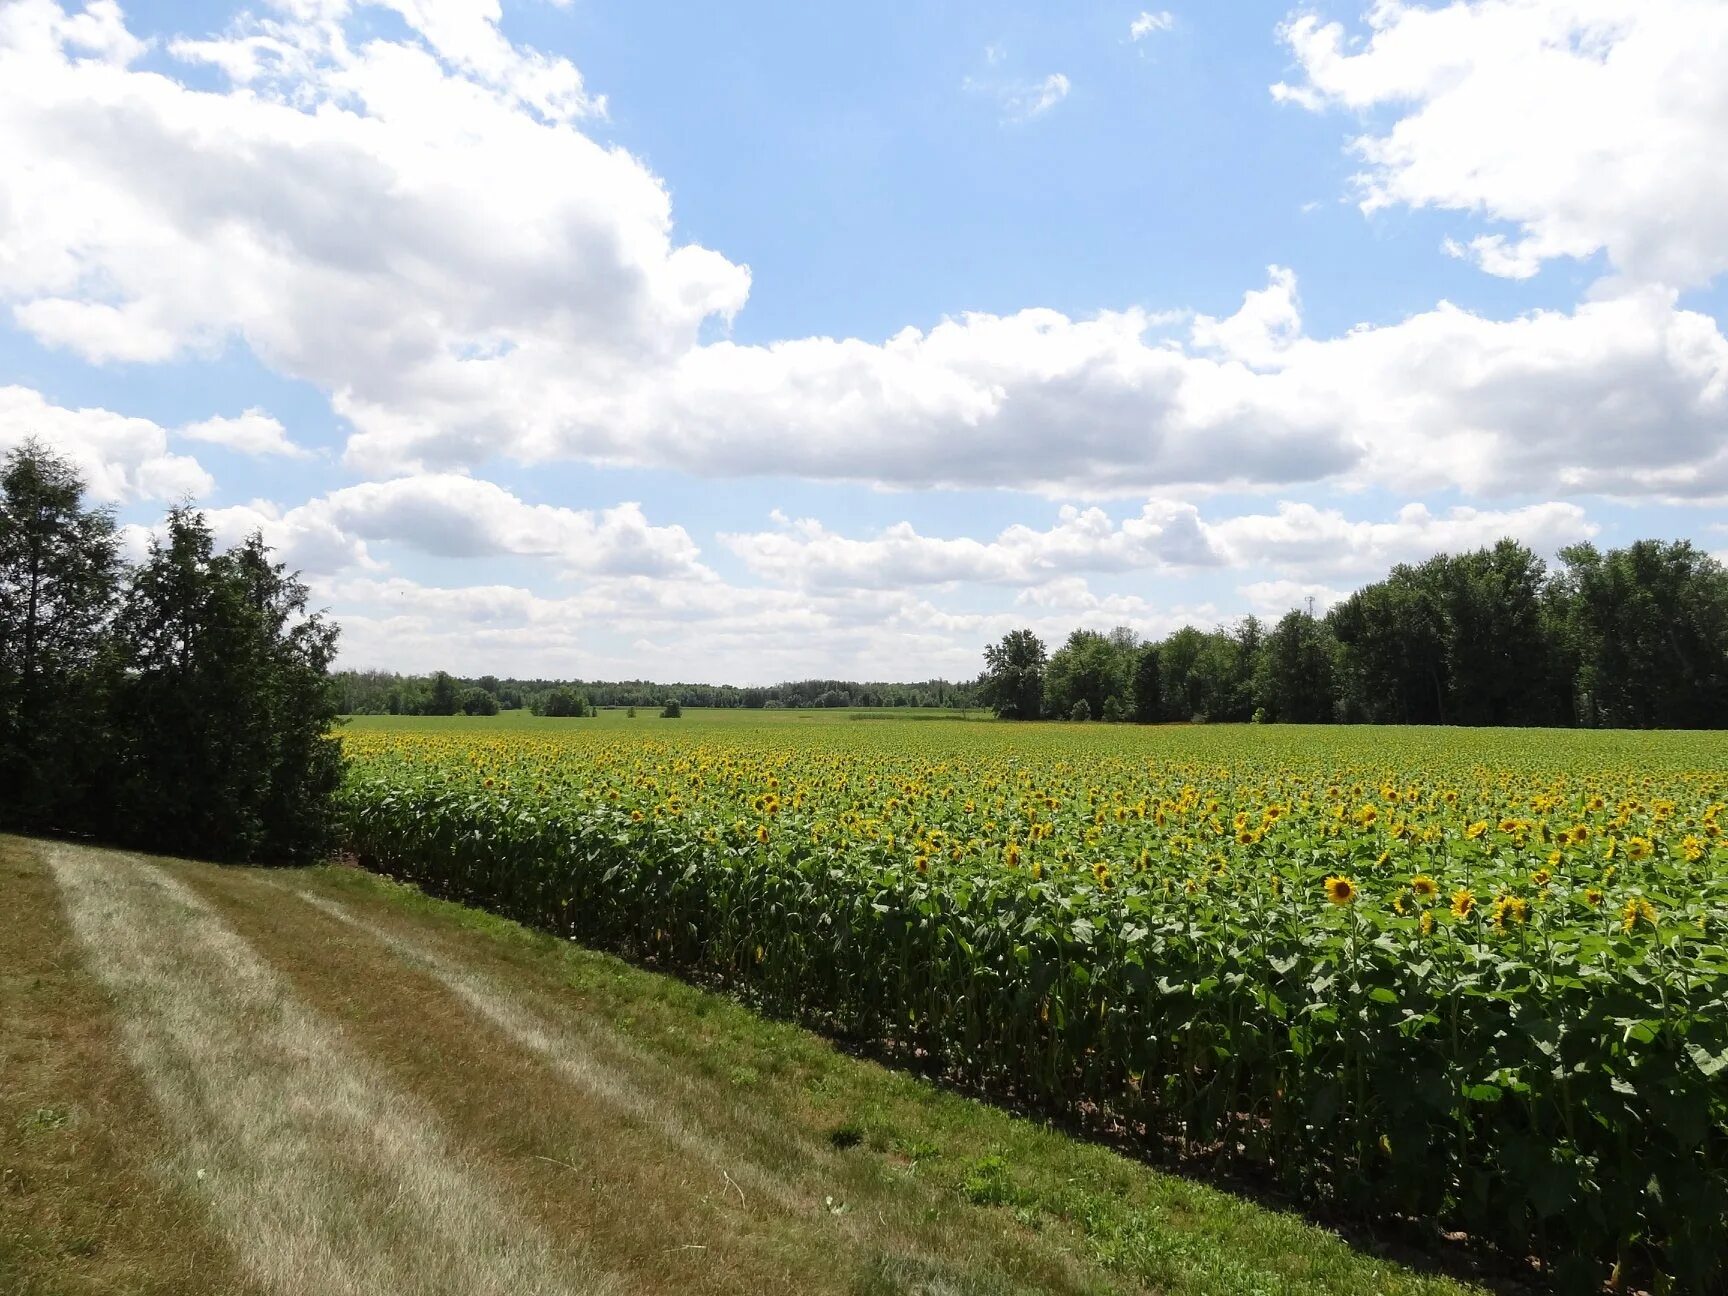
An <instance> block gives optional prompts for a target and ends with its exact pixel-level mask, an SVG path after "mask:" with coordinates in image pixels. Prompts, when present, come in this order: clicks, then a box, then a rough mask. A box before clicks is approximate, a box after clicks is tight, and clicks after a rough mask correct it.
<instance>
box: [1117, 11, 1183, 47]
mask: <svg viewBox="0 0 1728 1296" xmlns="http://www.w3.org/2000/svg"><path fill="white" fill-rule="evenodd" d="M1175 25H1176V15H1175V14H1173V13H1171V12H1170V11H1169V10H1167V9H1160V10H1159V11H1158V12H1156V13H1154V12H1152V11H1151V10H1149V9H1142V10H1141V11H1140V16H1139V17H1137V18H1135V19H1134V21H1133V22H1131V23H1129V24H1128V39H1129V40H1132V41H1137V40H1143V39H1145V38H1146V37H1148V36H1151V35H1152V34H1154V33H1155V32H1162V31H1169V30H1170V29H1171V28H1172V27H1174V26H1175Z"/></svg>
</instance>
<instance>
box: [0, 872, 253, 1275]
mask: <svg viewBox="0 0 1728 1296" xmlns="http://www.w3.org/2000/svg"><path fill="white" fill-rule="evenodd" d="M169 1143H170V1139H169V1137H168V1134H167V1132H166V1131H165V1130H164V1129H163V1128H162V1126H161V1123H160V1121H159V1120H158V1119H157V1117H156V1115H155V1112H154V1109H153V1108H152V1106H151V1104H150V1099H149V1094H148V1092H147V1091H146V1090H145V1088H144V1086H143V1085H142V1083H141V1082H140V1081H139V1079H138V1077H137V1076H136V1074H135V1073H133V1072H132V1070H131V1069H130V1068H129V1067H128V1066H127V1065H126V1061H125V1056H124V1054H123V1052H122V1051H121V1046H120V1038H119V1029H118V1024H117V1023H116V1021H115V1019H114V1017H113V1014H112V1012H111V1011H110V1008H109V1004H108V1001H107V999H106V996H105V995H104V993H103V989H102V986H101V985H100V984H99V983H98V982H97V981H96V979H95V977H94V976H93V975H92V973H91V972H90V971H89V970H88V969H87V968H86V967H85V966H84V964H83V961H82V958H81V957H80V951H79V949H78V946H77V942H76V940H75V938H74V937H73V935H72V932H71V929H70V928H69V927H68V926H67V925H66V922H65V921H64V918H63V915H62V912H61V908H60V901H59V897H58V895H57V894H56V891H55V887H54V883H53V880H52V879H51V878H50V877H49V875H48V872H47V868H46V865H45V864H44V863H43V861H42V860H41V858H40V857H39V855H38V853H37V851H36V850H35V849H34V848H33V847H31V846H30V845H27V844H25V843H23V842H20V841H17V840H16V839H10V838H0V1291H3V1292H5V1293H7V1296H48V1293H54V1296H86V1294H94V1293H98V1292H128V1293H136V1294H137V1296H216V1293H241V1292H247V1291H251V1290H253V1289H252V1288H251V1287H250V1286H249V1285H248V1284H247V1283H246V1282H245V1280H244V1279H243V1278H242V1277H241V1275H240V1273H239V1271H238V1270H237V1268H236V1266H235V1265H234V1263H233V1261H232V1258H231V1256H230V1254H229V1252H228V1250H227V1248H226V1247H225V1246H224V1244H223V1243H222V1240H221V1238H220V1237H218V1236H217V1235H216V1234H215V1233H214V1232H213V1231H212V1230H211V1229H209V1228H208V1227H207V1225H206V1222H205V1211H204V1207H203V1204H202V1202H200V1201H199V1200H198V1198H197V1197H196V1195H195V1194H194V1193H192V1192H191V1191H189V1190H188V1189H187V1188H186V1187H185V1185H183V1184H182V1183H179V1182H176V1181H174V1180H172V1179H170V1178H168V1177H166V1176H164V1175H163V1174H162V1173H161V1167H160V1164H159V1161H160V1157H161V1154H162V1149H163V1148H165V1147H167V1146H169Z"/></svg>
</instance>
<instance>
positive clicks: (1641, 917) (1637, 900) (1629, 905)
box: [1620, 896, 1656, 931]
mask: <svg viewBox="0 0 1728 1296" xmlns="http://www.w3.org/2000/svg"><path fill="white" fill-rule="evenodd" d="M1639 923H1644V924H1646V925H1647V926H1650V927H1654V926H1655V925H1656V906H1655V905H1653V904H1651V903H1650V902H1649V901H1648V900H1646V899H1645V898H1644V897H1643V896H1633V897H1632V898H1631V899H1630V900H1628V901H1627V902H1626V907H1625V908H1624V909H1622V910H1621V911H1620V929H1621V930H1622V931H1631V930H1632V929H1633V928H1634V927H1636V926H1637V925H1638V924H1639Z"/></svg>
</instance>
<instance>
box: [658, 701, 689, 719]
mask: <svg viewBox="0 0 1728 1296" xmlns="http://www.w3.org/2000/svg"><path fill="white" fill-rule="evenodd" d="M683 714H684V708H683V707H681V706H679V705H678V699H677V698H673V699H671V700H670V701H669V702H667V703H666V705H665V706H663V707H661V708H660V718H661V719H662V720H676V719H678V718H679V717H680V716H682V715H683Z"/></svg>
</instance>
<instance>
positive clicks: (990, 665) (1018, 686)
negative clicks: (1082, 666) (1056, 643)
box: [978, 630, 1047, 720]
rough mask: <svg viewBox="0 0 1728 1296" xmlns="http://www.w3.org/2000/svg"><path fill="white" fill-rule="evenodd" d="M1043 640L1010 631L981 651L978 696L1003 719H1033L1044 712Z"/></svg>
mask: <svg viewBox="0 0 1728 1296" xmlns="http://www.w3.org/2000/svg"><path fill="white" fill-rule="evenodd" d="M1046 660H1047V659H1046V657H1045V651H1044V641H1043V640H1041V639H1039V638H1038V636H1037V635H1035V634H1033V633H1032V632H1031V631H1030V630H1012V631H1010V632H1009V633H1007V634H1005V635H1003V636H1002V642H1001V643H996V644H991V645H990V646H989V647H988V648H986V649H985V650H984V674H983V675H981V676H979V679H978V699H979V701H980V702H982V703H983V704H984V705H985V706H987V707H990V708H991V709H992V710H994V711H995V712H996V715H997V717H998V718H999V719H1003V720H1036V719H1038V718H1039V717H1040V716H1041V715H1043V714H1044V668H1045V664H1046Z"/></svg>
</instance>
